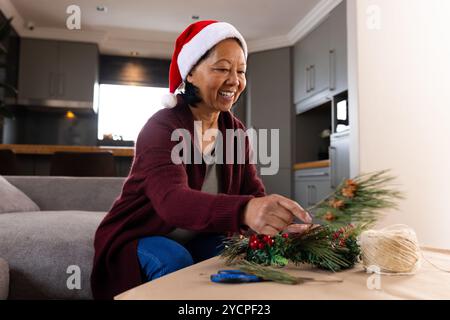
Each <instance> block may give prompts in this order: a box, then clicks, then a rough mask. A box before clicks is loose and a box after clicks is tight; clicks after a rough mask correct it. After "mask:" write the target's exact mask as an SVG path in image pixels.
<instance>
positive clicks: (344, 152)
mask: <svg viewBox="0 0 450 320" xmlns="http://www.w3.org/2000/svg"><path fill="white" fill-rule="evenodd" d="M349 140H350V130H346V131H343V132H339V133H334V134H332V135H331V137H330V149H329V154H330V182H331V187H332V188H336V187H337V186H338V185H339V184H340V183H341V182H342V181H343V180H344V179H348V178H349V177H350V152H349V143H350V141H349Z"/></svg>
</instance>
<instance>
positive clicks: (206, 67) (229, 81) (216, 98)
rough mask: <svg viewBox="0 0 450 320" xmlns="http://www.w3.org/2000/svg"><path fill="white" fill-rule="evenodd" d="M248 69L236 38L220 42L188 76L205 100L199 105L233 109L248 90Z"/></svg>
mask: <svg viewBox="0 0 450 320" xmlns="http://www.w3.org/2000/svg"><path fill="white" fill-rule="evenodd" d="M246 68H247V64H246V61H245V55H244V51H243V50H242V48H241V46H240V45H239V43H238V42H237V41H236V40H235V39H226V40H223V41H221V42H219V43H218V44H217V45H216V46H215V47H214V49H213V50H212V51H211V53H210V54H209V56H208V57H207V58H206V59H205V60H203V61H202V62H200V63H199V64H198V65H197V66H196V67H195V68H194V69H193V70H192V71H191V72H190V73H189V75H188V76H187V80H188V81H189V82H190V83H192V84H193V85H194V86H196V87H197V88H198V89H199V91H200V92H199V94H200V97H201V98H202V102H200V103H198V104H197V105H202V106H203V107H206V108H208V109H213V110H214V111H229V110H230V109H231V107H232V106H233V104H234V103H235V102H236V101H237V99H238V98H239V95H240V94H241V93H242V91H244V89H245V85H246V79H245V72H246Z"/></svg>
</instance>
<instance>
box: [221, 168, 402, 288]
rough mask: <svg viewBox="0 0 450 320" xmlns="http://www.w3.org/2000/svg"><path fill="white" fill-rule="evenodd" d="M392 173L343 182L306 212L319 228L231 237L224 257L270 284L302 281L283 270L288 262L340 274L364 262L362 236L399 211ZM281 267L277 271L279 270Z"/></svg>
mask: <svg viewBox="0 0 450 320" xmlns="http://www.w3.org/2000/svg"><path fill="white" fill-rule="evenodd" d="M393 180H394V178H393V177H392V176H389V175H388V171H387V170H383V171H378V172H374V173H369V174H362V175H359V176H357V177H356V178H354V179H346V180H344V181H343V182H342V183H341V184H340V185H339V186H338V187H337V188H336V190H335V192H333V193H332V194H330V195H329V196H327V197H326V198H325V199H323V200H321V201H320V202H318V203H317V204H316V205H314V206H312V207H310V208H307V209H306V210H307V211H308V212H310V213H311V214H312V215H313V216H314V217H315V218H316V219H318V220H319V221H320V224H318V225H311V226H310V227H309V228H308V229H307V230H306V231H305V232H303V233H289V234H288V233H283V234H281V233H280V234H278V235H276V236H274V237H270V236H268V235H261V234H252V235H251V236H248V237H245V236H242V235H241V236H232V237H230V238H228V239H227V240H226V241H225V249H224V250H223V252H222V253H221V257H222V258H224V259H226V262H227V264H234V265H236V267H237V268H238V269H240V270H242V271H244V272H247V273H251V274H255V275H257V276H259V277H261V278H263V279H265V280H272V281H276V282H281V283H290V284H295V283H299V282H301V279H299V278H296V277H293V276H291V275H289V274H288V273H286V272H283V271H281V270H280V267H284V266H286V265H287V264H288V263H289V262H291V263H293V264H295V265H298V264H303V263H307V264H311V265H313V266H315V267H318V268H321V269H325V270H330V271H334V272H336V271H340V270H344V269H348V268H351V267H353V266H354V265H355V264H356V263H357V262H358V261H359V257H360V254H361V252H360V247H359V244H358V236H359V235H360V234H361V232H362V231H364V230H366V229H367V228H368V227H369V226H371V225H372V224H373V223H374V222H375V221H377V219H378V218H379V217H380V215H381V214H382V210H383V209H387V208H396V207H397V205H396V200H397V199H399V198H402V194H401V193H400V192H399V191H396V190H394V189H392V185H391V184H390V183H391V182H392V181H393ZM274 267H276V268H274Z"/></svg>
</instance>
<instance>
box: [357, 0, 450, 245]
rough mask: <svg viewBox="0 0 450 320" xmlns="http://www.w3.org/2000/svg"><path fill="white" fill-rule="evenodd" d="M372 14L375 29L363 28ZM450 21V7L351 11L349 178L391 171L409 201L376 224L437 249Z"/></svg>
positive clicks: (432, 1)
mask: <svg viewBox="0 0 450 320" xmlns="http://www.w3.org/2000/svg"><path fill="white" fill-rule="evenodd" d="M373 5H375V6H377V7H370V6H373ZM374 8H375V10H377V8H379V10H380V11H379V13H380V18H381V19H380V24H379V26H380V28H379V29H378V30H377V29H375V30H374V29H370V28H368V25H367V20H368V12H369V13H370V12H371V11H370V10H373V9H374ZM449 16H450V1H439V0H429V1H423V0H395V1H392V0H378V1H373V0H372V1H371V0H349V6H348V18H349V23H348V28H349V60H348V61H349V79H350V88H349V90H350V103H351V106H350V108H351V111H350V114H351V115H352V119H351V121H352V122H353V123H352V124H351V126H352V129H353V130H352V131H353V133H352V134H353V136H352V143H353V145H352V149H353V151H352V154H351V157H352V173H353V174H355V173H357V172H369V171H374V170H379V169H386V168H391V169H392V173H393V174H394V175H395V176H397V177H398V182H399V183H400V184H401V189H402V190H403V191H404V192H405V194H406V196H407V198H406V199H405V200H403V201H401V203H400V204H401V205H400V210H399V212H393V213H390V214H389V215H388V216H387V217H386V218H385V219H383V220H382V221H381V223H380V226H386V225H390V224H394V223H404V224H407V225H409V226H411V227H413V228H414V229H415V230H416V232H417V234H418V237H419V241H420V242H421V244H422V245H425V246H435V247H440V248H450V233H449V232H448V230H449V227H450V203H449V202H448V201H446V200H447V196H448V195H449V194H450V166H449V165H448V164H449V163H450V108H449V101H450V88H449V86H450V59H449V57H450V41H449V39H450V19H448V17H449ZM375 22H376V21H375ZM355 150H356V151H355Z"/></svg>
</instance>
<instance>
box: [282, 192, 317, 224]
mask: <svg viewBox="0 0 450 320" xmlns="http://www.w3.org/2000/svg"><path fill="white" fill-rule="evenodd" d="M278 203H279V204H280V205H281V206H283V207H284V208H286V209H287V210H289V211H290V212H291V213H292V214H293V215H294V216H296V217H297V218H299V219H300V220H302V221H303V222H305V223H311V222H312V218H311V216H310V215H309V213H308V212H306V211H305V209H303V208H302V207H301V206H300V205H299V204H298V203H297V202H295V201H292V200H291V199H287V198H280V199H279V200H278Z"/></svg>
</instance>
